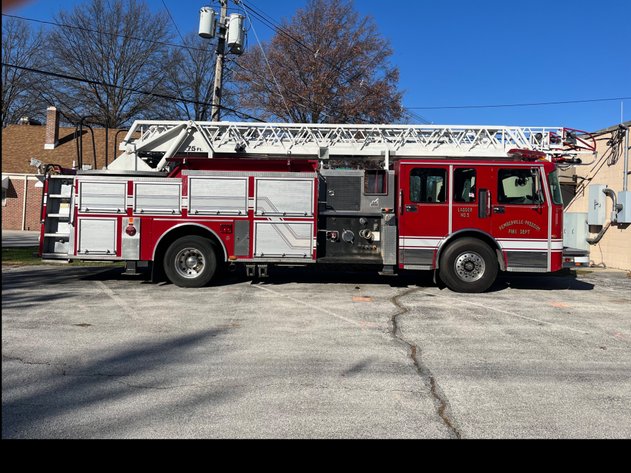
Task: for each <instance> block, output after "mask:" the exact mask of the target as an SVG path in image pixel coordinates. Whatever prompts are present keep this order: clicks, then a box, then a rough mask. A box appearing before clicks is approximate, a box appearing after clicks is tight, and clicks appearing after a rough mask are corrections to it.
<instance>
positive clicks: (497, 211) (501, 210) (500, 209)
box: [493, 205, 506, 214]
mask: <svg viewBox="0 0 631 473" xmlns="http://www.w3.org/2000/svg"><path fill="white" fill-rule="evenodd" d="M504 212H506V209H505V208H504V207H503V206H501V205H498V206H496V207H493V213H494V214H503V213H504Z"/></svg>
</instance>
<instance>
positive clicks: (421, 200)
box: [397, 162, 451, 269]
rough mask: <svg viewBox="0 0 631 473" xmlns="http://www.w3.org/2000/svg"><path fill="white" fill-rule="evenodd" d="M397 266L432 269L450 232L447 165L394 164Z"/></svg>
mask: <svg viewBox="0 0 631 473" xmlns="http://www.w3.org/2000/svg"><path fill="white" fill-rule="evenodd" d="M397 167H398V172H397V175H398V176H399V195H398V199H399V202H398V215H399V266H400V267H403V268H406V269H432V268H433V267H434V265H435V258H436V250H437V249H438V246H439V244H440V242H441V240H443V239H444V238H445V236H446V235H447V234H448V232H449V195H450V192H451V189H450V187H449V180H448V176H449V166H448V165H438V164H424V163H409V162H408V163H406V162H402V163H397Z"/></svg>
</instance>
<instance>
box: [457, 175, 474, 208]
mask: <svg viewBox="0 0 631 473" xmlns="http://www.w3.org/2000/svg"><path fill="white" fill-rule="evenodd" d="M454 202H467V203H468V202H475V169H465V168H458V169H454Z"/></svg>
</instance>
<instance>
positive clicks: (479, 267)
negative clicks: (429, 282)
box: [438, 238, 498, 293]
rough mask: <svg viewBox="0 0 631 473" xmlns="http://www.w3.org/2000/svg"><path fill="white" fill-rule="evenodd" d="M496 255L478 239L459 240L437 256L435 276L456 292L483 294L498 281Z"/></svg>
mask: <svg viewBox="0 0 631 473" xmlns="http://www.w3.org/2000/svg"><path fill="white" fill-rule="evenodd" d="M497 271H498V263H497V256H496V255H495V252H494V251H493V250H492V249H491V248H490V247H489V245H487V244H486V243H484V242H483V241H481V240H478V239H477V238H461V239H459V240H456V241H454V242H453V243H451V244H450V245H449V246H448V247H447V248H446V249H445V250H444V251H443V253H442V254H441V256H440V268H439V270H438V274H439V276H440V278H441V279H442V281H443V282H444V283H445V285H446V286H447V287H448V288H449V289H451V290H452V291H455V292H466V293H478V292H484V291H486V290H487V289H488V288H489V287H491V285H492V284H493V283H494V282H495V278H497Z"/></svg>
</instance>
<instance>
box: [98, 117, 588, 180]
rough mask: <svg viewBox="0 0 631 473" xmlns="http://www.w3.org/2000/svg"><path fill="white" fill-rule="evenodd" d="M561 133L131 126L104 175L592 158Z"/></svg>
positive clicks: (376, 127)
mask: <svg viewBox="0 0 631 473" xmlns="http://www.w3.org/2000/svg"><path fill="white" fill-rule="evenodd" d="M566 134H567V130H566V129H564V128H562V127H508V126H446V125H334V124H291V123H289V124H281V123H236V122H193V121H151V120H141V121H136V122H134V124H133V126H132V127H131V129H130V130H129V132H128V133H127V135H126V137H125V139H124V140H123V142H122V143H121V146H120V148H121V150H122V151H124V153H123V154H122V155H121V156H120V157H119V158H118V159H117V160H116V161H114V162H113V163H112V165H110V167H109V168H110V169H128V170H132V169H133V170H151V169H152V168H151V167H149V166H148V165H147V164H146V163H145V162H142V160H141V159H140V157H141V156H142V154H143V153H147V154H148V153H162V154H163V155H162V159H161V161H160V162H159V164H158V165H157V167H156V168H153V169H154V170H156V171H160V170H162V169H163V168H164V167H165V166H166V163H167V160H168V159H169V158H171V157H173V156H175V155H176V154H189V155H190V154H193V155H199V154H206V155H207V156H208V157H209V158H212V157H213V156H214V155H215V154H218V153H220V154H239V155H242V156H275V157H278V156H292V157H310V158H312V159H314V158H315V159H328V158H333V157H354V158H359V157H366V158H379V157H384V158H385V159H386V161H388V160H389V159H391V158H397V159H398V158H402V157H424V156H434V157H506V156H508V154H509V151H510V150H513V149H521V150H532V151H539V152H543V153H545V154H546V155H548V156H549V157H550V156H559V155H576V154H582V153H587V152H589V153H592V152H593V150H591V149H589V148H587V147H585V149H582V148H581V149H577V147H576V146H574V147H572V148H570V149H568V147H567V142H566V138H567V136H566Z"/></svg>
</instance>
